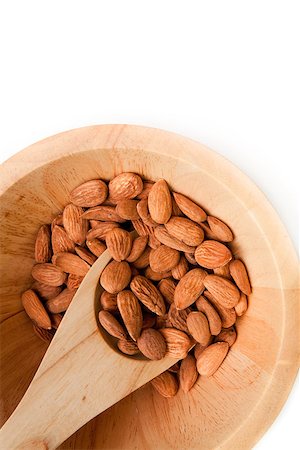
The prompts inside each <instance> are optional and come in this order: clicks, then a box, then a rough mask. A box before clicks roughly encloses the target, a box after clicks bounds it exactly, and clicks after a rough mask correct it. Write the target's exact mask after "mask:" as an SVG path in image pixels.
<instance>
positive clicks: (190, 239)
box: [165, 217, 204, 246]
mask: <svg viewBox="0 0 300 450" xmlns="http://www.w3.org/2000/svg"><path fill="white" fill-rule="evenodd" d="M165 227H166V229H167V231H168V233H170V235H171V236H173V237H175V238H176V239H178V240H179V241H181V242H184V243H185V244H187V245H190V246H197V245H200V244H201V242H202V241H203V239H204V232H203V230H202V228H201V227H200V226H199V225H198V224H197V223H195V222H193V221H192V220H190V219H187V218H185V217H171V219H170V220H169V221H168V223H166V224H165Z"/></svg>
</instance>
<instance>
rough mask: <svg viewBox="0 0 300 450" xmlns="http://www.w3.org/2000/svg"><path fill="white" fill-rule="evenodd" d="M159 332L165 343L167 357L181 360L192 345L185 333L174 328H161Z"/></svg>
mask: <svg viewBox="0 0 300 450" xmlns="http://www.w3.org/2000/svg"><path fill="white" fill-rule="evenodd" d="M159 332H160V333H161V334H162V335H163V337H164V338H165V340H166V342H167V356H170V357H171V358H176V359H183V358H185V357H186V356H187V353H188V351H189V349H190V347H191V345H192V343H191V340H190V338H189V337H188V335H187V334H186V333H184V332H183V331H181V330H177V329H176V328H161V329H160V330H159Z"/></svg>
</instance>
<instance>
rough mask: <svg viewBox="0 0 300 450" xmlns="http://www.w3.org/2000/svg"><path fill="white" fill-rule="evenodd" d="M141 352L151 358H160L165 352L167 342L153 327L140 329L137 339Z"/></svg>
mask: <svg viewBox="0 0 300 450" xmlns="http://www.w3.org/2000/svg"><path fill="white" fill-rule="evenodd" d="M137 345H138V348H139V350H140V352H141V353H143V355H144V356H146V357H147V358H149V359H151V360H160V359H162V358H163V357H164V356H165V354H166V352H167V344H166V341H165V340H164V338H163V336H162V335H161V333H160V332H159V331H157V330H154V329H153V328H147V329H145V330H143V331H142V333H141V335H140V337H139V338H138V340H137Z"/></svg>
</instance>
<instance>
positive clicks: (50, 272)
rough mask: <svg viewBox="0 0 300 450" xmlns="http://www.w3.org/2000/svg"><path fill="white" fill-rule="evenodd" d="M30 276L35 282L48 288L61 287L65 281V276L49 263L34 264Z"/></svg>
mask: <svg viewBox="0 0 300 450" xmlns="http://www.w3.org/2000/svg"><path fill="white" fill-rule="evenodd" d="M31 275H32V277H33V278H34V279H35V280H36V281H39V282H40V283H44V284H48V285H49V286H61V285H62V284H64V282H65V281H66V279H67V274H65V273H64V272H63V271H62V270H61V269H60V268H59V267H57V266H55V265H54V264H51V263H44V264H36V265H35V266H33V268H32V271H31Z"/></svg>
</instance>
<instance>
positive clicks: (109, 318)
mask: <svg viewBox="0 0 300 450" xmlns="http://www.w3.org/2000/svg"><path fill="white" fill-rule="evenodd" d="M98 317H99V322H100V324H101V325H102V327H103V328H104V330H105V331H107V332H108V333H109V334H110V335H111V336H114V337H116V338H118V339H125V338H126V331H125V330H124V328H123V327H122V325H121V324H120V323H119V322H118V321H117V319H116V318H115V317H114V316H113V315H112V314H111V313H110V312H108V311H100V312H99V315H98Z"/></svg>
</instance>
